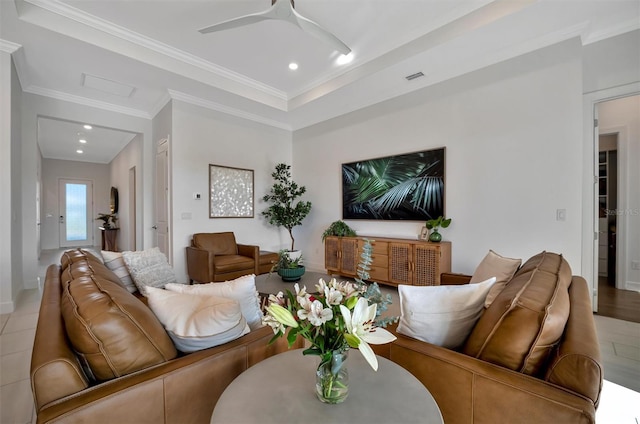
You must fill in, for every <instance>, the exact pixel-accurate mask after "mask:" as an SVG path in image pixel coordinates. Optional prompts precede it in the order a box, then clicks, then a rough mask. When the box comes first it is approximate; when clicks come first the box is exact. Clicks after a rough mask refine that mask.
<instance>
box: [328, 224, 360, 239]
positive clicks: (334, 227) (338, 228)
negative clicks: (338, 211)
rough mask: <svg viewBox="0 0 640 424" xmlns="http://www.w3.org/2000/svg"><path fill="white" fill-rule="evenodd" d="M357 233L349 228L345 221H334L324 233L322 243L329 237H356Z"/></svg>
mask: <svg viewBox="0 0 640 424" xmlns="http://www.w3.org/2000/svg"><path fill="white" fill-rule="evenodd" d="M355 235H356V232H355V230H354V229H353V228H351V227H349V226H348V225H347V224H346V223H345V222H344V221H333V222H332V223H331V225H329V227H327V229H326V230H324V233H322V241H324V239H325V238H327V237H329V236H337V237H355Z"/></svg>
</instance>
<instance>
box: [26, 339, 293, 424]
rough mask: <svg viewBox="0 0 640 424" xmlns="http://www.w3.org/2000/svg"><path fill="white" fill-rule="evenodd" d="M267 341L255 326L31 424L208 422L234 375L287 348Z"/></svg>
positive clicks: (53, 409) (42, 414)
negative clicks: (240, 334)
mask: <svg viewBox="0 0 640 424" xmlns="http://www.w3.org/2000/svg"><path fill="white" fill-rule="evenodd" d="M272 336H273V331H272V330H271V328H270V327H261V328H259V329H257V330H254V331H252V332H251V333H249V334H247V335H245V336H243V337H241V338H239V339H237V340H234V341H232V342H229V343H226V344H224V345H221V346H216V347H213V348H210V349H205V350H201V351H198V352H194V353H191V354H188V355H184V356H182V357H179V358H177V359H174V360H171V361H169V362H166V363H164V364H161V365H157V366H154V367H151V368H148V369H145V370H142V371H139V372H137V373H133V374H129V375H126V376H124V377H120V378H116V379H113V380H110V381H108V382H105V383H102V384H99V385H97V386H93V387H91V388H89V389H87V390H84V391H82V392H80V393H77V394H75V395H71V396H67V397H65V398H62V399H59V400H58V401H56V402H53V403H51V404H50V405H46V406H45V407H43V408H41V409H40V410H39V411H37V413H38V417H37V422H38V424H41V423H51V422H132V423H133V422H135V423H166V424H171V423H175V424H180V423H185V422H189V423H208V422H209V421H210V419H211V414H212V412H213V408H214V407H215V405H216V402H217V401H218V399H219V398H220V396H221V395H222V393H223V392H224V390H225V389H226V387H227V386H228V385H229V384H230V383H231V382H232V381H233V380H234V379H235V378H236V377H237V376H238V375H240V373H242V372H243V371H244V370H246V369H247V368H249V367H250V366H252V365H254V364H255V363H257V362H260V361H261V360H263V359H266V358H267V357H269V356H272V355H275V354H277V353H280V352H284V351H286V350H287V349H288V347H287V340H286V338H279V339H277V340H276V341H275V342H274V343H273V344H271V345H269V344H268V341H269V340H270V339H271V337H272ZM303 341H304V340H303V339H302V338H300V339H299V340H298V341H297V342H296V344H295V345H294V347H296V348H299V347H302V346H303Z"/></svg>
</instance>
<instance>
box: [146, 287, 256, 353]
mask: <svg viewBox="0 0 640 424" xmlns="http://www.w3.org/2000/svg"><path fill="white" fill-rule="evenodd" d="M147 300H148V302H149V307H150V308H151V310H152V311H153V313H154V314H156V316H157V317H158V319H159V320H160V322H161V323H162V325H164V328H165V329H166V330H167V332H168V333H169V336H170V337H171V339H172V340H173V342H174V343H175V345H176V347H177V348H178V350H180V351H182V352H195V351H197V350H202V349H207V348H209V347H213V346H218V345H221V344H224V343H227V342H230V341H232V340H235V339H237V338H238V337H241V336H243V335H245V334H247V333H248V332H249V331H250V330H249V326H248V325H247V321H246V320H245V319H244V317H243V316H242V312H241V310H240V304H239V303H238V302H237V301H235V300H233V299H227V298H224V297H218V296H200V295H194V294H186V293H178V292H172V291H168V290H164V289H157V288H155V287H147Z"/></svg>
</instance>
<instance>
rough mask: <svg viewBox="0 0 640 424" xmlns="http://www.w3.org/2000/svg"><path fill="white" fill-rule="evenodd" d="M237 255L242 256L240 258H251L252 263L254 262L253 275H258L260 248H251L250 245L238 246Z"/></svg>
mask: <svg viewBox="0 0 640 424" xmlns="http://www.w3.org/2000/svg"><path fill="white" fill-rule="evenodd" d="M238 254H239V255H242V256H248V257H250V258H253V262H254V266H253V268H254V271H253V273H254V274H255V275H258V274H260V272H259V269H258V268H259V265H260V264H259V262H260V261H259V259H260V247H259V246H253V245H250V244H238Z"/></svg>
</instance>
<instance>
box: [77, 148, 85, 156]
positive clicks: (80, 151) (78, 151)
mask: <svg viewBox="0 0 640 424" xmlns="http://www.w3.org/2000/svg"><path fill="white" fill-rule="evenodd" d="M76 153H78V154H80V155H81V154H83V153H84V152H83V151H82V150H80V149H78V150H76Z"/></svg>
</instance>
